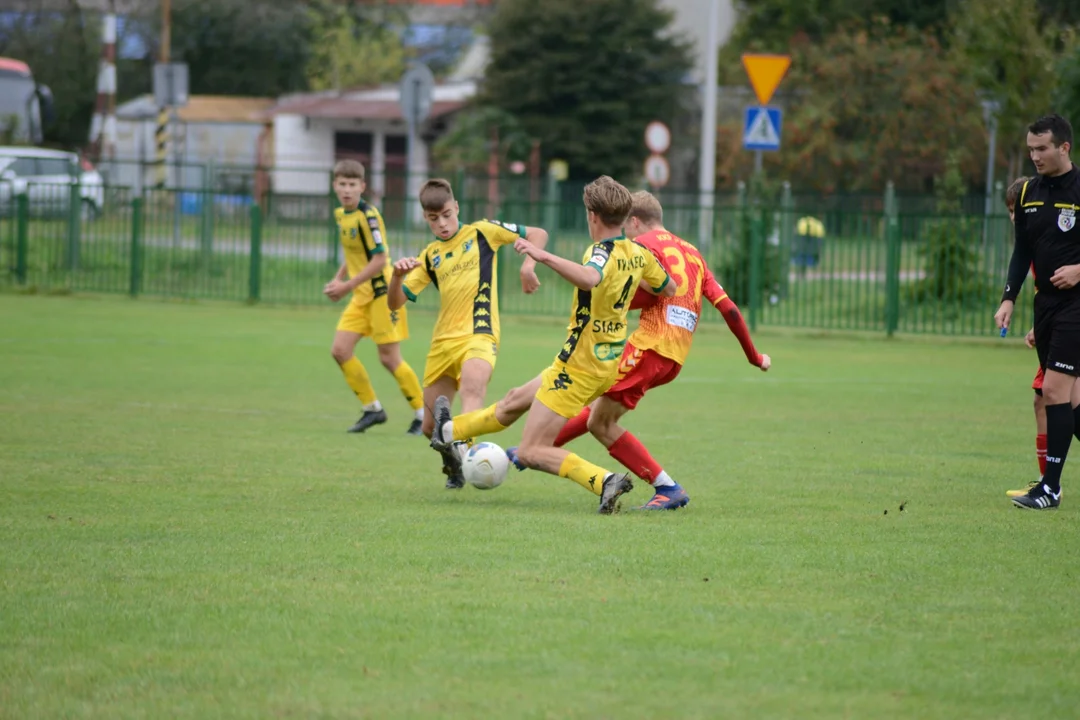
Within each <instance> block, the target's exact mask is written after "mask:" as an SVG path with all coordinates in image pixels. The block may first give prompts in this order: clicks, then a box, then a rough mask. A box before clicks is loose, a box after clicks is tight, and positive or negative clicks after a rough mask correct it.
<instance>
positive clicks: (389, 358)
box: [379, 345, 401, 372]
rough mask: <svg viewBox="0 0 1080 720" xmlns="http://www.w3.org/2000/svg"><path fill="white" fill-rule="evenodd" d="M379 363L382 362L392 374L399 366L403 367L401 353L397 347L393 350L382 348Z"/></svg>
mask: <svg viewBox="0 0 1080 720" xmlns="http://www.w3.org/2000/svg"><path fill="white" fill-rule="evenodd" d="M379 362H381V363H382V366H383V367H384V368H386V369H387V370H389V371H390V372H394V371H395V370H397V369H398V366H399V365H401V352H400V350H399V349H398V347H397V346H396V345H395V346H394V347H393V348H389V349H385V350H384V349H383V348H381V347H380V348H379Z"/></svg>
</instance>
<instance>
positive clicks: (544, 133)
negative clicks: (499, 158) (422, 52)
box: [482, 0, 691, 178]
mask: <svg viewBox="0 0 1080 720" xmlns="http://www.w3.org/2000/svg"><path fill="white" fill-rule="evenodd" d="M671 19H672V15H671V13H669V12H666V11H663V10H661V9H660V8H659V7H658V5H657V3H656V0H589V2H582V1H581V0H544V2H542V3H541V2H536V1H535V0H502V1H501V2H500V3H499V5H498V9H497V10H496V12H495V15H494V16H493V18H492V22H491V28H490V32H491V50H492V53H491V63H490V64H489V65H488V69H487V77H486V78H485V91H484V97H483V98H482V102H483V103H487V104H491V105H493V106H494V107H496V108H499V109H500V110H503V111H504V112H507V113H509V114H511V115H513V116H515V117H517V118H518V120H519V121H520V122H521V126H522V128H523V129H524V131H525V132H526V133H527V134H528V135H530V136H532V137H536V138H539V139H540V140H541V141H542V143H543V145H542V147H543V152H544V155H545V156H546V157H548V158H552V157H558V158H562V159H565V160H566V161H567V162H568V163H569V165H570V172H571V174H572V175H573V176H574V177H575V178H591V177H595V176H596V175H600V174H603V173H606V174H609V175H619V176H624V177H625V176H628V175H630V174H636V173H638V172H640V167H641V161H642V160H643V159H644V156H645V153H646V152H647V151H646V150H645V146H644V143H643V141H642V133H643V132H644V129H645V126H646V125H647V124H648V122H649V121H650V120H654V119H661V120H670V119H671V117H672V116H673V114H674V113H676V112H677V111H678V108H677V98H678V90H679V83H680V82H681V81H682V79H683V77H684V76H685V74H686V72H687V71H688V70H689V68H690V65H691V62H690V51H689V46H688V44H687V43H686V42H684V41H683V40H680V39H675V38H672V37H670V36H667V35H666V34H665V33H664V29H665V28H667V27H668V26H669V25H670V23H671Z"/></svg>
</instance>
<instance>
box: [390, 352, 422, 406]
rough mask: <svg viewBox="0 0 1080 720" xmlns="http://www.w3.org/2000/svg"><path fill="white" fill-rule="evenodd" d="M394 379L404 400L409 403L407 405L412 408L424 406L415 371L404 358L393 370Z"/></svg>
mask: <svg viewBox="0 0 1080 720" xmlns="http://www.w3.org/2000/svg"><path fill="white" fill-rule="evenodd" d="M394 379H395V380H397V384H398V387H399V388H401V394H402V395H404V396H405V401H406V402H408V403H409V407H411V408H412V409H413V410H419V409H420V408H422V407H424V391H423V390H421V389H420V381H419V380H418V379H417V378H416V373H415V372H413V369H412V368H411V367H409V363H407V362H405V361H404V360H402V361H401V364H400V365H398V366H397V370H395V371H394Z"/></svg>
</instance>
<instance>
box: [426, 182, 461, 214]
mask: <svg viewBox="0 0 1080 720" xmlns="http://www.w3.org/2000/svg"><path fill="white" fill-rule="evenodd" d="M453 199H454V190H453V188H451V187H450V183H449V182H447V181H446V180H443V179H442V178H435V179H433V180H428V181H427V182H426V183H424V184H423V186H422V187H421V188H420V207H422V208H423V209H424V211H425V212H439V211H440V210H442V209H443V207H445V206H446V203H448V202H450V201H451V200H453Z"/></svg>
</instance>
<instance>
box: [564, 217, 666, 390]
mask: <svg viewBox="0 0 1080 720" xmlns="http://www.w3.org/2000/svg"><path fill="white" fill-rule="evenodd" d="M581 262H582V265H586V266H589V267H593V268H596V269H597V270H599V271H600V282H599V284H597V286H596V287H594V288H593V289H592V290H581V289H577V290H575V291H574V302H573V305H572V306H571V310H570V326H569V327H568V328H567V330H568V332H569V335H568V336H567V338H566V342H565V343H563V346H562V351H561V352H560V353H559V354H558V355H557V356H556V357H555V360H556V362H561V363H563V364H565V365H566V366H567V367H568V368H575V369H577V370H579V371H580V372H583V373H590V374H592V375H596V376H598V377H604V376H607V375H609V374H611V373H613V372H615V371H616V370H617V369H618V364H619V357H620V356H621V355H622V351H623V346H624V345H625V344H626V335H627V327H626V314H627V313H628V312H629V311H630V302H631V301H632V300H633V299H634V292H635V291H636V290H637V288H638V285H639V284H640V283H641V280H642V278H644V279H645V281H646V282H648V283H649V286H650V287H652V288H653V290H654V291H656V292H660V291H661V290H663V289H664V286H665V285H667V284H668V282H669V278H668V274H667V273H666V272H665V271H664V268H663V266H662V265H661V264H660V263H659V262H658V261H657V259H656V257H655V256H654V255H653V254H652V253H651V252H649V250H648V248H646V247H645V246H643V245H639V244H638V243H636V242H634V241H633V240H627V239H626V238H624V237H617V238H612V239H611V240H604V241H602V242H598V243H595V244H594V245H592V246H591V247H590V248H589V249H588V250H587V251H586V253H585V256H584V257H583V258H582V261H581Z"/></svg>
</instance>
